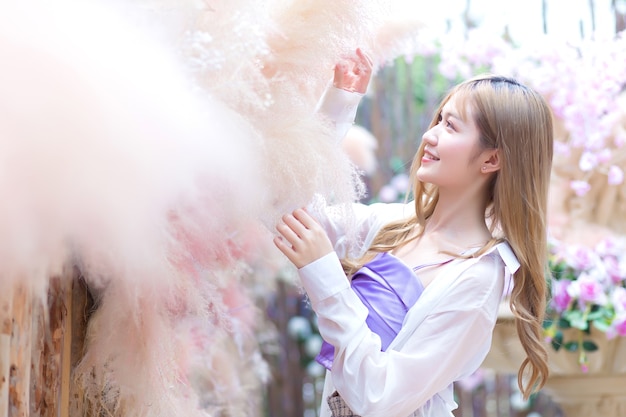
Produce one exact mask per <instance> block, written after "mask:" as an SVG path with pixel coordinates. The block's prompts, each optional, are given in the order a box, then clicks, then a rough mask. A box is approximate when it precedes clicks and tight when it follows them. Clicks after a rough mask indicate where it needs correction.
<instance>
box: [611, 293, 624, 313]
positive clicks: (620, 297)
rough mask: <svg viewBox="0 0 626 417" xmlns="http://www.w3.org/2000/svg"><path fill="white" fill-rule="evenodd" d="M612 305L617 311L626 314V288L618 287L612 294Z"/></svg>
mask: <svg viewBox="0 0 626 417" xmlns="http://www.w3.org/2000/svg"><path fill="white" fill-rule="evenodd" d="M611 303H613V306H614V307H615V310H616V311H618V312H623V313H626V288H624V287H616V288H615V289H614V290H613V293H612V294H611Z"/></svg>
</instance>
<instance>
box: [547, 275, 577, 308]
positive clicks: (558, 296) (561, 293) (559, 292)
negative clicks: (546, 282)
mask: <svg viewBox="0 0 626 417" xmlns="http://www.w3.org/2000/svg"><path fill="white" fill-rule="evenodd" d="M571 282H572V281H569V280H563V281H557V280H553V281H552V301H551V305H552V308H554V309H555V310H556V311H557V312H559V313H562V312H563V311H565V310H567V308H568V307H569V304H570V302H571V301H572V296H571V295H570V294H569V293H568V292H567V288H568V287H569V286H570V284H571Z"/></svg>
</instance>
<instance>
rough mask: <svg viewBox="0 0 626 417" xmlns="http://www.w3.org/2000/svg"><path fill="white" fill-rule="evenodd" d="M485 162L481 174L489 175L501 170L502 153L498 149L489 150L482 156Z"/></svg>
mask: <svg viewBox="0 0 626 417" xmlns="http://www.w3.org/2000/svg"><path fill="white" fill-rule="evenodd" d="M481 160H482V161H483V163H482V165H481V168H480V172H482V173H483V174H489V173H491V172H496V171H498V170H500V152H499V150H498V149H488V150H486V151H484V152H483V154H482V155H481Z"/></svg>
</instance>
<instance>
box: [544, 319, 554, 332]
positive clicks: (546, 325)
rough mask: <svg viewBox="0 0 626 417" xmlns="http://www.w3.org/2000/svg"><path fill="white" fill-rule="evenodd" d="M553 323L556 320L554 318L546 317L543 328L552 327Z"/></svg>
mask: <svg viewBox="0 0 626 417" xmlns="http://www.w3.org/2000/svg"><path fill="white" fill-rule="evenodd" d="M553 323H554V320H552V319H550V318H546V319H545V320H544V321H543V329H544V330H546V329H549V328H550V327H552V324H553Z"/></svg>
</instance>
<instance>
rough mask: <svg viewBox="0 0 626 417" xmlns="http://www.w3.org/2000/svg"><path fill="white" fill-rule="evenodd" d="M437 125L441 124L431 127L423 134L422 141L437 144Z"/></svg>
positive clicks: (432, 144)
mask: <svg viewBox="0 0 626 417" xmlns="http://www.w3.org/2000/svg"><path fill="white" fill-rule="evenodd" d="M437 126H439V125H435V126H433V127H431V128H430V129H428V130H427V131H426V132H425V133H424V134H423V135H422V142H426V143H427V144H429V145H431V146H435V145H437Z"/></svg>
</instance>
